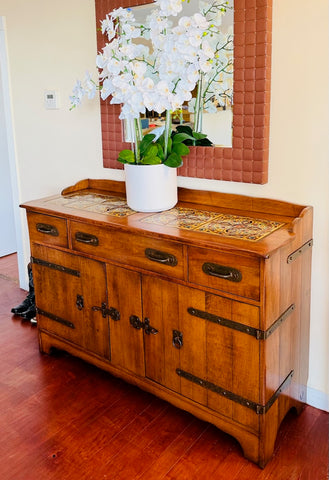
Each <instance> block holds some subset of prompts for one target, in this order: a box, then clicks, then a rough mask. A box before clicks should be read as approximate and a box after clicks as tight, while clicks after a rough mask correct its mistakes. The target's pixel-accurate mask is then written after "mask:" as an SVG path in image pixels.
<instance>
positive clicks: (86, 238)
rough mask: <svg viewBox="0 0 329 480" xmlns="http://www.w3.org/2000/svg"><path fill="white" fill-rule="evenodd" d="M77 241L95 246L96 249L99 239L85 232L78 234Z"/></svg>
mask: <svg viewBox="0 0 329 480" xmlns="http://www.w3.org/2000/svg"><path fill="white" fill-rule="evenodd" d="M75 239H76V241H77V242H81V243H87V244H88V245H93V246H94V247H96V246H97V245H98V243H99V242H98V238H97V237H96V236H95V235H91V234H90V233H84V232H76V234H75Z"/></svg>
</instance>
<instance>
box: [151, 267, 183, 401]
mask: <svg viewBox="0 0 329 480" xmlns="http://www.w3.org/2000/svg"><path fill="white" fill-rule="evenodd" d="M179 288H180V287H179V285H177V284H175V283H173V282H168V281H166V280H160V279H159V278H154V277H149V276H143V281H142V291H143V315H144V321H145V318H147V319H148V320H149V323H150V326H151V327H153V328H154V329H155V330H156V332H154V333H153V334H152V333H151V332H150V333H149V334H148V333H144V342H145V375H146V376H147V377H148V378H150V379H151V380H154V381H155V382H158V383H160V384H161V385H164V386H166V387H167V388H170V389H172V390H174V391H177V392H179V391H180V378H179V376H178V375H177V373H176V368H178V367H179V364H180V350H181V345H180V344H179V340H178V339H177V340H175V337H178V331H179V324H180V322H179ZM146 331H147V330H146Z"/></svg>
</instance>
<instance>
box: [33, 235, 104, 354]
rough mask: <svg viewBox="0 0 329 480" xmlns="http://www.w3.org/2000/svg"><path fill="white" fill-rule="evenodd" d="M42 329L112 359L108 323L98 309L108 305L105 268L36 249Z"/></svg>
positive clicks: (46, 248)
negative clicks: (100, 306)
mask: <svg viewBox="0 0 329 480" xmlns="http://www.w3.org/2000/svg"><path fill="white" fill-rule="evenodd" d="M32 254H33V278H34V285H35V294H36V304H37V308H38V326H39V328H40V329H43V330H46V331H48V332H50V333H52V334H55V335H58V336H59V337H61V338H63V339H65V340H67V341H69V342H72V343H74V344H76V345H78V346H79V347H80V348H82V349H84V350H88V351H89V352H92V353H94V354H96V355H99V356H101V357H106V358H109V340H108V339H109V331H108V319H107V318H103V316H102V315H100V313H99V312H98V311H95V310H94V309H93V307H94V306H98V305H101V304H102V303H103V302H106V274H105V264H104V263H101V262H97V261H94V260H89V259H86V258H82V257H79V256H77V255H72V254H70V253H65V252H61V251H58V250H55V249H52V248H49V247H45V246H42V245H36V244H34V245H33V251H32Z"/></svg>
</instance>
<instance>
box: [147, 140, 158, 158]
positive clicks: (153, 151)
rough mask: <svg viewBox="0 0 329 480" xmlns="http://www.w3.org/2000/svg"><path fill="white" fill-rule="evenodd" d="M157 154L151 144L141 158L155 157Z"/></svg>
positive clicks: (155, 148)
mask: <svg viewBox="0 0 329 480" xmlns="http://www.w3.org/2000/svg"><path fill="white" fill-rule="evenodd" d="M157 154H158V147H157V146H156V145H155V143H151V145H149V146H148V147H147V148H146V150H145V152H144V154H143V157H147V156H156V155H157Z"/></svg>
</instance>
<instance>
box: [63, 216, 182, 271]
mask: <svg viewBox="0 0 329 480" xmlns="http://www.w3.org/2000/svg"><path fill="white" fill-rule="evenodd" d="M71 238H72V248H73V249H74V250H77V251H79V252H84V253H88V254H91V255H95V256H97V257H102V258H104V259H108V260H111V261H114V262H119V263H123V264H125V265H131V266H134V267H139V268H143V269H145V270H149V271H152V272H157V273H160V274H163V275H170V276H171V277H175V278H179V279H185V270H186V269H185V266H184V256H183V247H182V245H180V244H178V243H175V242H170V241H166V240H158V239H155V238H149V237H145V236H142V235H135V234H131V233H127V232H121V231H119V230H115V229H111V228H104V227H98V226H96V225H90V224H89V225H88V224H84V223H80V222H74V221H72V222H71Z"/></svg>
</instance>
